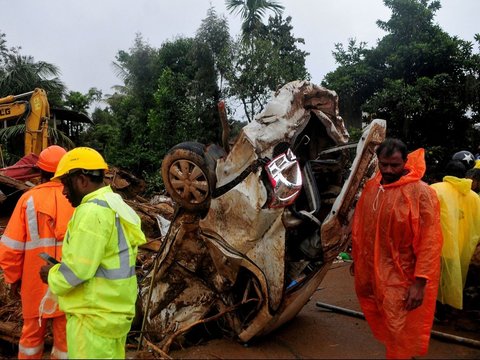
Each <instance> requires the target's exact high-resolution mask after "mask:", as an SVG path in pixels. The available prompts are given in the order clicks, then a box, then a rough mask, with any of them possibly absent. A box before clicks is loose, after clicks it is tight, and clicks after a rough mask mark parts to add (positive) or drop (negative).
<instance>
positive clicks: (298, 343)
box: [170, 262, 480, 359]
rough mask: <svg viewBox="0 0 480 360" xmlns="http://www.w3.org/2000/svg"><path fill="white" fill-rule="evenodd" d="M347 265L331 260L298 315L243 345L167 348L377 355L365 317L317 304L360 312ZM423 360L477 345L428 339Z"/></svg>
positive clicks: (475, 355) (478, 334)
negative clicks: (328, 269)
mask: <svg viewBox="0 0 480 360" xmlns="http://www.w3.org/2000/svg"><path fill="white" fill-rule="evenodd" d="M349 266H350V264H349V263H347V262H341V263H336V264H333V266H332V269H331V270H330V271H329V272H328V274H327V276H326V277H325V279H324V281H323V282H322V283H321V284H320V288H319V289H318V290H317V291H316V293H315V294H314V296H313V297H312V299H311V301H310V302H309V303H308V304H307V305H306V306H305V307H304V308H303V310H302V311H301V312H300V314H299V315H298V316H297V317H296V318H295V319H294V320H292V321H291V322H290V323H288V324H286V325H284V326H283V327H282V328H280V329H278V330H277V331H275V332H274V333H272V334H270V335H268V336H267V337H265V338H263V339H261V340H258V341H256V342H254V343H251V344H249V345H248V346H244V345H242V344H239V343H236V342H234V341H229V340H212V341H210V342H208V343H206V344H204V345H199V346H195V347H192V348H188V349H184V350H181V351H172V352H171V353H170V356H172V357H173V358H185V359H199V358H204V359H219V358H222V359H260V358H263V359H312V358H313V359H352V358H357V359H382V358H384V357H385V352H384V347H383V345H381V344H380V343H379V342H378V341H377V340H376V339H375V338H374V337H373V336H372V334H371V332H370V329H369V327H368V325H367V323H366V321H364V320H361V319H358V318H355V317H351V316H347V315H342V314H338V313H333V312H331V311H329V310H324V309H322V308H319V307H317V306H316V302H317V301H320V302H323V303H328V304H332V305H336V306H339V307H343V308H348V309H351V310H355V311H360V307H359V304H358V301H357V298H356V296H355V292H354V288H353V277H351V276H350V274H349V271H348V268H349ZM434 330H436V331H440V332H445V333H450V334H455V335H458V336H463V337H468V338H471V339H475V340H477V341H480V331H478V329H477V331H460V330H458V329H456V327H455V324H454V323H450V324H446V325H442V326H439V325H435V327H434ZM420 358H423V359H479V358H480V348H474V347H471V346H465V345H460V344H456V343H452V342H447V341H444V340H439V339H436V338H432V340H431V342H430V349H429V352H428V354H427V355H426V356H424V357H420Z"/></svg>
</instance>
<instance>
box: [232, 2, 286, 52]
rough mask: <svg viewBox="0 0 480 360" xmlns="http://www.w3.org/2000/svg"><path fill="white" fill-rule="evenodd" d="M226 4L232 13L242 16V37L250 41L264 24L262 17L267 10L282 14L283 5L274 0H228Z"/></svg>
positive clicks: (245, 40)
mask: <svg viewBox="0 0 480 360" xmlns="http://www.w3.org/2000/svg"><path fill="white" fill-rule="evenodd" d="M225 5H226V8H227V10H230V13H236V14H239V15H240V16H241V17H242V20H243V22H242V39H243V41H244V42H246V43H249V42H250V40H252V39H253V38H254V37H255V34H254V32H255V31H256V30H257V29H259V28H261V27H262V26H263V23H262V18H263V17H264V16H265V15H266V13H267V12H269V11H271V12H274V13H275V15H281V14H282V12H283V9H284V7H283V5H280V4H279V3H278V1H274V0H226V1H225Z"/></svg>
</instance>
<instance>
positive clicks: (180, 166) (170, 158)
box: [162, 142, 215, 211]
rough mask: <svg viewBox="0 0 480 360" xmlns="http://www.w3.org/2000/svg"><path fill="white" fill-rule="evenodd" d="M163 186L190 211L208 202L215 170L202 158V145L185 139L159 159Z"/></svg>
mask: <svg viewBox="0 0 480 360" xmlns="http://www.w3.org/2000/svg"><path fill="white" fill-rule="evenodd" d="M162 178H163V183H164V184H165V189H166V190H167V192H168V193H169V194H170V196H171V197H172V199H173V201H175V202H176V203H177V204H178V205H180V206H181V207H183V208H185V209H186V210H190V211H197V210H198V211H201V210H205V209H207V208H208V207H209V206H210V200H211V198H212V190H213V188H214V182H215V180H214V179H215V173H214V172H213V171H212V169H211V166H209V165H208V164H207V161H206V159H205V146H204V145H203V144H200V143H196V142H184V143H180V144H178V145H176V146H174V147H173V148H172V149H171V150H170V151H169V152H168V153H167V155H166V156H165V158H164V159H163V161H162Z"/></svg>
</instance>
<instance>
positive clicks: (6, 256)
mask: <svg viewBox="0 0 480 360" xmlns="http://www.w3.org/2000/svg"><path fill="white" fill-rule="evenodd" d="M65 153H66V151H65V149H63V148H62V147H60V146H57V145H52V146H49V147H47V148H46V149H44V150H43V151H42V152H41V153H40V155H39V158H38V162H37V166H38V167H39V168H40V171H41V184H39V185H37V186H35V187H34V188H32V189H30V190H28V191H27V192H25V193H24V194H23V195H22V196H21V197H20V199H19V200H18V202H17V205H16V207H15V209H14V211H13V214H12V216H11V217H10V220H9V222H8V225H7V227H6V229H5V232H4V234H3V236H2V238H1V240H0V267H1V268H2V269H3V272H4V278H5V282H6V283H7V284H11V285H10V287H11V293H12V294H14V293H16V292H17V291H18V289H19V288H20V296H21V301H22V315H23V327H22V334H21V337H20V341H19V347H18V358H19V359H40V358H41V357H42V354H43V346H44V338H45V333H46V328H47V319H48V318H52V320H53V321H52V328H53V347H52V353H51V358H57V359H64V358H66V357H67V343H66V334H65V326H66V319H65V315H64V314H63V313H62V312H60V311H59V310H58V309H57V310H56V311H55V312H54V313H52V314H49V315H46V314H42V316H40V314H39V305H40V302H41V300H42V298H43V297H44V295H45V294H46V292H47V289H48V286H47V285H46V284H44V283H43V282H42V281H41V279H40V275H39V271H40V268H41V267H42V266H43V265H45V264H46V263H45V260H43V259H42V258H40V257H39V254H40V253H42V252H45V253H47V254H49V255H50V256H52V257H54V258H56V259H57V260H60V258H61V256H62V242H63V237H64V235H65V232H66V231H67V224H68V221H69V220H70V218H71V216H72V214H73V207H72V206H71V205H70V203H69V202H68V200H67V199H66V198H65V196H63V194H62V191H63V185H62V184H61V183H59V182H53V181H49V179H50V178H51V177H52V176H53V174H54V173H55V171H56V168H57V165H58V162H59V161H60V159H61V158H62V156H63V155H64V154H65Z"/></svg>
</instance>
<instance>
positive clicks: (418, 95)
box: [323, 0, 480, 165]
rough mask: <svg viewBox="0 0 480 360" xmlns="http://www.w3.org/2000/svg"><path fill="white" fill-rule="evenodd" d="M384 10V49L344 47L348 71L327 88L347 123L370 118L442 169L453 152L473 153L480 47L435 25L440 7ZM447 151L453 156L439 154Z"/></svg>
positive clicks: (392, 1)
mask: <svg viewBox="0 0 480 360" xmlns="http://www.w3.org/2000/svg"><path fill="white" fill-rule="evenodd" d="M384 3H385V5H386V6H387V7H389V8H390V9H391V10H392V15H391V18H390V19H389V20H388V21H378V22H377V24H378V26H379V27H380V28H382V29H383V30H385V31H386V32H387V34H386V35H385V36H384V37H383V38H382V39H380V40H379V41H378V43H377V45H376V47H372V48H370V49H367V48H366V46H365V44H364V43H360V44H359V45H357V44H356V42H355V40H350V42H349V45H348V48H347V49H346V50H345V49H344V47H343V46H342V45H340V44H337V45H336V51H335V52H334V57H335V59H336V61H337V62H338V63H339V64H340V66H339V67H338V68H337V69H336V70H335V71H333V72H331V73H329V74H327V76H326V77H325V81H324V83H323V85H325V86H327V87H329V88H331V89H335V90H336V91H337V93H338V95H339V97H340V99H341V102H340V112H341V115H342V116H343V117H344V118H345V119H346V121H347V123H348V122H349V121H350V120H353V121H351V122H352V123H355V124H357V123H359V122H360V120H361V118H362V113H363V112H367V113H368V114H369V116H370V117H371V118H374V117H378V118H384V119H386V120H387V122H388V123H387V135H388V136H395V137H399V138H402V139H403V140H405V141H406V142H407V144H408V145H409V147H410V148H412V149H413V148H417V147H425V148H427V153H429V152H428V151H430V150H429V149H432V150H431V153H432V158H434V162H435V161H437V162H441V161H444V159H446V158H447V157H448V156H445V153H446V152H450V153H452V152H454V151H457V150H459V149H464V148H467V149H468V148H470V149H473V141H474V139H475V138H477V141H478V135H477V134H476V132H474V131H473V130H472V125H473V122H474V121H478V79H479V74H480V73H479V65H478V63H479V62H478V59H479V58H478V54H474V53H473V48H472V44H471V43H469V42H466V41H463V40H460V39H458V38H456V37H451V36H449V35H448V34H447V33H446V32H444V31H443V30H442V29H441V28H440V27H439V26H438V25H436V24H435V23H434V22H433V19H434V15H435V12H436V11H437V10H438V9H439V8H440V2H439V1H432V0H384ZM475 119H476V120H475ZM446 144H448V150H446V151H445V153H443V152H442V151H440V150H438V147H443V146H445V145H446ZM475 147H476V146H475ZM439 154H440V155H439ZM434 162H433V163H434ZM433 163H432V164H433ZM441 165H443V164H441Z"/></svg>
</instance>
